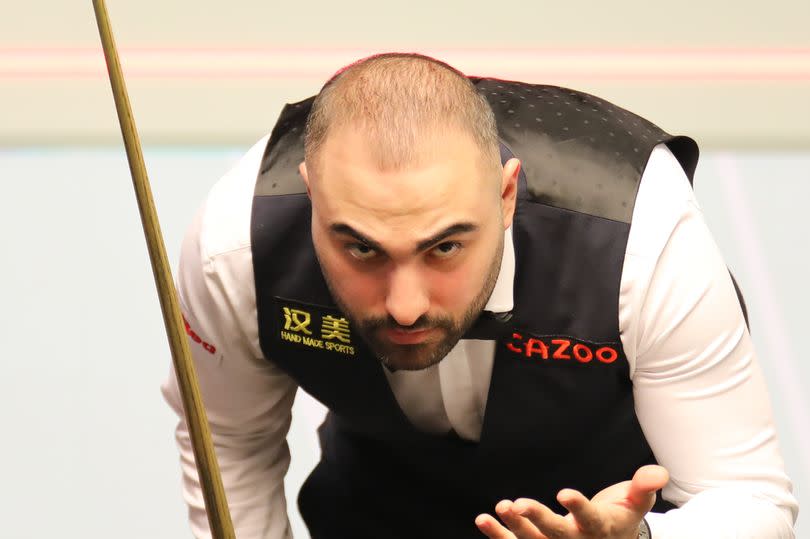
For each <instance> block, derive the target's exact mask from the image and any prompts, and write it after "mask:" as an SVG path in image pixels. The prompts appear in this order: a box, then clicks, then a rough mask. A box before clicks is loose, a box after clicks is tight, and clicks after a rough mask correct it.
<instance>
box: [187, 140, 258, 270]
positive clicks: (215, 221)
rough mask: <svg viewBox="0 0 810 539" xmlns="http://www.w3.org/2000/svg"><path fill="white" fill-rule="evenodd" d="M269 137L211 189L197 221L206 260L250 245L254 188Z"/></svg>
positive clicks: (241, 159)
mask: <svg viewBox="0 0 810 539" xmlns="http://www.w3.org/2000/svg"><path fill="white" fill-rule="evenodd" d="M268 137H269V135H267V136H265V137H263V138H262V139H261V140H259V141H258V142H256V144H254V145H253V147H252V148H250V150H248V151H247V152H246V153H245V154H244V155H243V156H242V157H241V158H240V159H239V160H238V161H237V162H236V164H235V165H234V166H233V167H232V168H231V169H230V170H229V171H228V172H227V173H225V175H224V176H223V177H222V178H221V179H220V180H219V181H217V183H216V184H215V185H214V186H213V187H212V188H211V191H210V192H209V193H208V196H207V197H206V199H205V202H204V205H203V208H202V209H201V213H200V215H199V216H198V221H197V223H198V227H199V229H198V231H197V233H198V235H199V246H200V255H201V257H202V258H203V259H204V260H205V259H211V258H214V257H217V256H219V255H222V254H225V253H229V252H232V251H237V250H242V249H249V248H250V218H251V210H252V205H253V192H254V188H255V185H256V177H257V175H258V173H259V167H260V166H261V162H262V156H263V155H264V150H265V147H266V145H267V139H268Z"/></svg>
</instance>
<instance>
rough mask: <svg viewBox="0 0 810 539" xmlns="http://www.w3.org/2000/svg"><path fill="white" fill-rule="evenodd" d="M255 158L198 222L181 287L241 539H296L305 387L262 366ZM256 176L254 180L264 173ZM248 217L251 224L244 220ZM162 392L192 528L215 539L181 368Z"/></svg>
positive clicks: (185, 251)
mask: <svg viewBox="0 0 810 539" xmlns="http://www.w3.org/2000/svg"><path fill="white" fill-rule="evenodd" d="M259 146H260V144H257V147H259ZM257 151H260V150H256V147H254V149H253V150H251V152H252V153H253V154H255V153H256V152H257ZM256 160H257V158H256V156H255V155H251V153H250V152H249V154H248V156H247V157H246V158H245V159H243V160H242V162H240V164H239V165H237V167H236V169H235V170H234V171H232V172H231V173H229V176H226V177H225V178H223V180H220V182H219V183H218V184H217V185H216V186H215V187H214V190H213V191H212V193H211V194H210V195H209V197H208V200H207V202H206V206H205V207H204V208H203V209H202V210H201V211H200V212H199V213H198V215H197V216H196V218H195V219H194V222H193V223H192V225H191V226H190V228H189V230H188V232H187V234H186V237H185V239H184V241H183V246H182V250H181V256H180V264H179V268H178V272H177V289H178V295H179V297H180V304H181V310H182V312H183V316H184V318H185V321H186V332H187V333H188V335H189V345H190V348H191V353H192V356H193V360H194V364H195V368H196V371H197V376H198V378H199V383H200V390H201V394H202V399H203V403H204V405H205V410H206V413H207V416H208V421H209V424H210V427H211V435H212V439H213V444H214V448H215V451H216V455H217V459H218V463H219V467H220V471H221V474H222V480H223V484H224V487H225V492H226V497H227V500H228V505H229V507H230V511H231V517H232V519H233V523H234V527H235V531H236V536H237V537H239V538H240V539H252V538H255V539H258V538H262V539H285V538H289V537H292V535H291V533H290V526H289V522H288V519H287V512H286V511H287V504H286V499H285V495H284V483H283V479H284V475H285V473H286V471H287V468H288V466H289V460H290V456H289V450H288V448H287V443H286V435H287V431H288V429H289V426H290V419H291V407H292V403H293V399H294V396H295V391H296V386H295V384H294V382H293V381H292V380H291V379H290V378H289V377H288V376H287V375H286V374H284V373H283V372H282V371H281V370H280V369H278V367H276V366H274V365H273V364H272V363H270V362H268V361H266V360H265V359H263V358H262V354H261V351H260V348H259V344H258V327H257V322H256V298H255V287H254V284H253V282H254V281H253V266H252V254H251V249H250V245H249V233H248V231H249V215H250V199H251V198H252V188H251V187H250V186H252V183H253V182H252V180H250V178H249V175H250V174H251V172H250V169H252V167H253V163H252V161H256ZM252 174H253V178H254V179H255V171H254V172H253V173H252ZM245 197H247V201H245V200H242V199H244V198H245ZM230 202H234V203H233V204H231V203H230ZM245 206H246V207H245ZM245 211H247V217H245V216H244V215H241V214H242V213H244V212H245ZM240 212H241V213H240ZM234 215H241V217H240V218H237V219H234V218H233V217H232V216H234ZM246 227H247V230H245V228H246ZM231 232H233V233H231ZM162 391H163V395H164V397H165V399H166V401H167V402H168V403H169V405H170V406H171V407H172V409H173V410H174V411H175V412H176V413H177V414H178V417H179V422H178V425H177V429H176V438H177V444H178V447H179V450H180V461H181V468H182V475H183V494H184V498H185V501H186V504H187V505H188V509H189V521H190V525H191V528H192V531H193V533H194V536H195V537H198V538H208V537H211V533H210V530H209V526H208V520H207V516H206V512H205V505H204V501H203V496H202V491H201V488H200V483H199V479H198V475H197V469H196V466H195V463H194V454H193V452H192V448H191V442H190V438H189V433H188V429H187V425H186V421H185V418H184V416H183V410H182V402H181V400H180V395H179V390H178V386H177V381H176V378H175V375H174V370H173V369H172V370H171V372H170V374H169V376H168V379H167V380H166V381H165V383H164V384H163V386H162Z"/></svg>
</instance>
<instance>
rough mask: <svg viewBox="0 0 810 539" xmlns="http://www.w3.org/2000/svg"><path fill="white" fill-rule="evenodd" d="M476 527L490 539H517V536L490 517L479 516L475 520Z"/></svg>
mask: <svg viewBox="0 0 810 539" xmlns="http://www.w3.org/2000/svg"><path fill="white" fill-rule="evenodd" d="M475 525H476V526H478V529H479V530H481V533H483V534H484V535H486V536H487V537H489V539H515V534H513V533H512V532H510V531H509V530H508V529H506V528H504V527H503V526H501V523H500V522H498V521H497V520H495V518H494V517H492V516H490V515H486V514H484V515H478V516H477V517H476V518H475Z"/></svg>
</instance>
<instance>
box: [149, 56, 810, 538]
mask: <svg viewBox="0 0 810 539" xmlns="http://www.w3.org/2000/svg"><path fill="white" fill-rule="evenodd" d="M496 124H497V125H496ZM696 158H697V153H696V147H695V146H694V143H693V142H692V141H691V140H689V139H685V138H677V137H671V136H669V135H667V134H666V133H664V132H663V131H661V130H660V129H658V128H656V127H655V126H654V125H652V124H650V123H649V122H647V121H646V120H643V119H642V118H639V117H638V116H635V115H633V114H631V113H629V112H627V111H624V110H622V109H619V108H618V107H615V106H613V105H611V104H610V103H606V102H604V101H602V100H599V99H597V98H595V97H593V96H588V95H586V94H581V93H579V92H574V91H571V90H564V89H561V88H554V87H545V86H532V85H527V84H522V83H513V82H504V81H498V80H488V79H467V78H466V77H464V76H463V75H461V74H460V73H458V72H457V71H455V70H453V69H452V68H450V67H449V66H446V65H445V64H442V63H441V62H438V61H435V60H432V59H429V58H425V57H421V56H417V55H402V54H392V55H382V56H377V57H372V58H369V59H366V60H363V61H361V62H358V63H357V64H353V65H352V66H349V67H348V68H347V69H344V70H343V71H341V72H340V73H338V75H336V76H335V77H334V78H333V79H332V80H330V81H329V82H328V83H327V84H326V86H325V87H324V89H323V90H322V91H321V93H320V94H319V95H318V96H317V98H316V99H315V100H314V101H313V100H312V99H310V100H307V101H304V102H301V103H298V104H295V105H292V106H288V107H287V108H286V109H285V111H284V112H283V113H282V115H281V118H280V119H279V122H278V124H277V125H276V127H275V129H274V130H273V133H272V135H271V136H270V137H269V138H265V139H263V140H262V141H260V142H259V143H258V144H257V145H256V146H254V148H253V149H251V150H250V151H249V152H248V154H247V155H246V156H245V157H244V158H243V159H242V160H241V161H240V162H239V163H238V164H237V165H236V167H235V168H234V169H233V170H232V171H231V172H229V173H228V174H227V175H226V176H225V178H223V179H222V180H221V181H220V182H219V183H218V184H217V185H216V186H215V187H214V188H213V190H212V192H211V194H210V195H209V197H208V199H207V201H206V203H205V205H204V207H203V209H202V210H201V212H200V213H199V214H198V216H197V218H196V219H195V222H194V224H193V225H192V226H191V228H190V231H189V233H188V235H187V237H186V240H185V242H184V245H183V251H182V255H181V263H180V270H179V274H178V289H179V293H180V297H181V303H182V308H183V311H184V313H185V317H186V320H187V324H188V325H187V329H188V332H189V334H190V335H191V338H192V340H193V343H192V348H193V353H194V355H195V360H196V364H197V368H198V373H199V376H200V383H201V388H202V393H203V397H204V401H205V404H206V408H207V410H208V417H209V421H210V423H211V429H212V433H213V437H214V443H215V446H216V448H217V454H218V457H219V459H220V466H221V468H222V474H223V479H224V483H225V487H226V491H227V495H228V499H229V504H230V506H231V511H232V515H233V518H234V522H235V525H236V527H237V535H238V536H239V537H240V538H245V537H269V538H281V537H286V536H287V535H288V534H289V530H288V524H287V520H286V515H285V509H284V508H285V497H284V492H283V483H282V479H283V476H284V473H285V471H286V467H287V464H288V462H289V455H288V450H287V446H286V443H285V440H284V437H285V434H286V432H287V428H288V427H289V422H290V407H291V405H292V401H293V396H294V393H295V391H296V388H297V387H301V388H303V389H305V390H306V391H308V392H309V393H311V394H312V395H313V396H315V397H316V398H318V399H319V400H320V401H321V402H323V403H324V404H325V405H326V406H327V407H328V408H329V409H330V414H329V416H328V418H327V420H326V421H325V423H324V425H323V426H322V427H321V429H320V431H319V432H320V439H321V445H322V450H323V458H322V460H321V463H320V464H319V465H318V466H317V468H316V469H315V470H314V471H313V473H312V474H311V476H310V477H309V479H308V480H307V482H306V483H305V485H304V486H303V487H302V490H301V493H300V496H299V504H300V507H301V512H302V515H303V517H304V519H305V521H306V522H307V525H308V527H309V529H310V532H311V534H312V537H314V538H343V537H361V538H366V537H386V538H388V537H392V538H394V537H396V538H399V537H453V538H461V537H475V536H478V537H480V536H481V533H483V534H484V535H486V536H488V537H490V538H514V537H517V538H520V539H524V538H532V539H535V538H584V537H600V538H615V539H625V538H636V537H647V536H649V535H650V533H651V534H652V536H654V537H656V538H663V537H672V538H676V537H678V538H686V537H688V538H695V537H757V538H764V537H774V538H776V537H792V536H793V532H792V523H793V522H794V521H795V518H796V513H797V505H796V501H795V499H794V498H793V496H792V494H791V485H790V481H789V479H788V478H787V476H786V475H785V473H784V469H783V463H782V459H781V456H780V454H779V449H778V443H777V440H776V435H775V431H774V427H773V422H772V419H771V414H770V409H769V404H768V401H767V395H766V391H765V385H764V382H763V379H762V376H761V373H760V372H759V370H758V367H757V365H756V362H755V358H754V355H753V350H752V346H751V341H750V337H749V334H748V331H747V328H746V323H745V319H744V315H743V309H742V308H741V301H740V300H739V299H738V296H737V294H736V293H735V288H734V285H733V283H732V280H731V278H730V275H729V273H728V271H727V269H726V267H725V265H724V264H723V262H722V258H721V257H720V256H719V254H718V252H717V248H716V246H715V245H714V243H713V241H712V239H711V236H710V235H709V233H708V231H707V230H706V228H705V224H704V222H703V219H702V216H701V214H700V210H699V208H698V206H697V203H696V202H695V200H694V197H693V193H692V190H691V186H690V184H689V179H688V176H691V174H692V172H693V170H694V165H695V163H696ZM302 161H303V162H302ZM164 393H165V395H166V398H167V400H168V401H169V402H170V403H171V404H172V406H173V407H174V409H175V410H176V411H178V413H179V412H180V404H179V399H178V395H177V389H176V383H175V382H174V380H173V378H170V379H169V381H168V382H167V383H166V384H165V386H164ZM177 432H178V441H179V444H180V449H181V456H182V460H183V465H184V466H183V470H184V478H185V491H186V500H187V502H188V503H189V507H190V511H191V522H192V527H193V528H194V532H195V534H197V535H198V536H201V537H203V536H206V531H205V528H206V522H205V514H204V509H203V506H202V501H201V496H200V491H199V487H198V484H197V479H196V473H195V471H194V469H193V460H192V458H193V457H192V454H191V449H190V446H189V440H188V435H187V432H186V430H185V426H184V424H183V422H182V420H181V423H180V425H179V427H178V431H177ZM659 464H660V466H659ZM660 489H663V491H662V496H656V491H659V490H660ZM651 510H652V511H651ZM487 513H495V515H496V516H497V517H499V518H498V519H496V518H495V516H493V515H491V514H487Z"/></svg>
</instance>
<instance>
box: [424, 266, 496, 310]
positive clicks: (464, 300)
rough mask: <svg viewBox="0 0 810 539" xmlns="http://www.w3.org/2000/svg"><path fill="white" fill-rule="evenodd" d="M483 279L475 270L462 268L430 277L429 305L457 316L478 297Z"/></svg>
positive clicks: (437, 273) (436, 273)
mask: <svg viewBox="0 0 810 539" xmlns="http://www.w3.org/2000/svg"><path fill="white" fill-rule="evenodd" d="M483 282H484V279H483V278H482V277H481V276H480V275H479V270H478V269H477V268H471V267H468V266H462V267H459V268H456V269H454V270H453V271H447V272H435V273H434V274H433V275H432V276H431V284H432V286H431V303H432V304H433V306H434V307H436V308H438V309H441V310H442V311H445V312H451V313H454V314H458V313H460V312H462V311H464V310H466V309H467V307H468V306H469V305H470V303H471V302H472V301H473V300H474V299H475V298H476V297H477V296H478V293H479V292H480V291H481V287H482V286H483Z"/></svg>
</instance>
